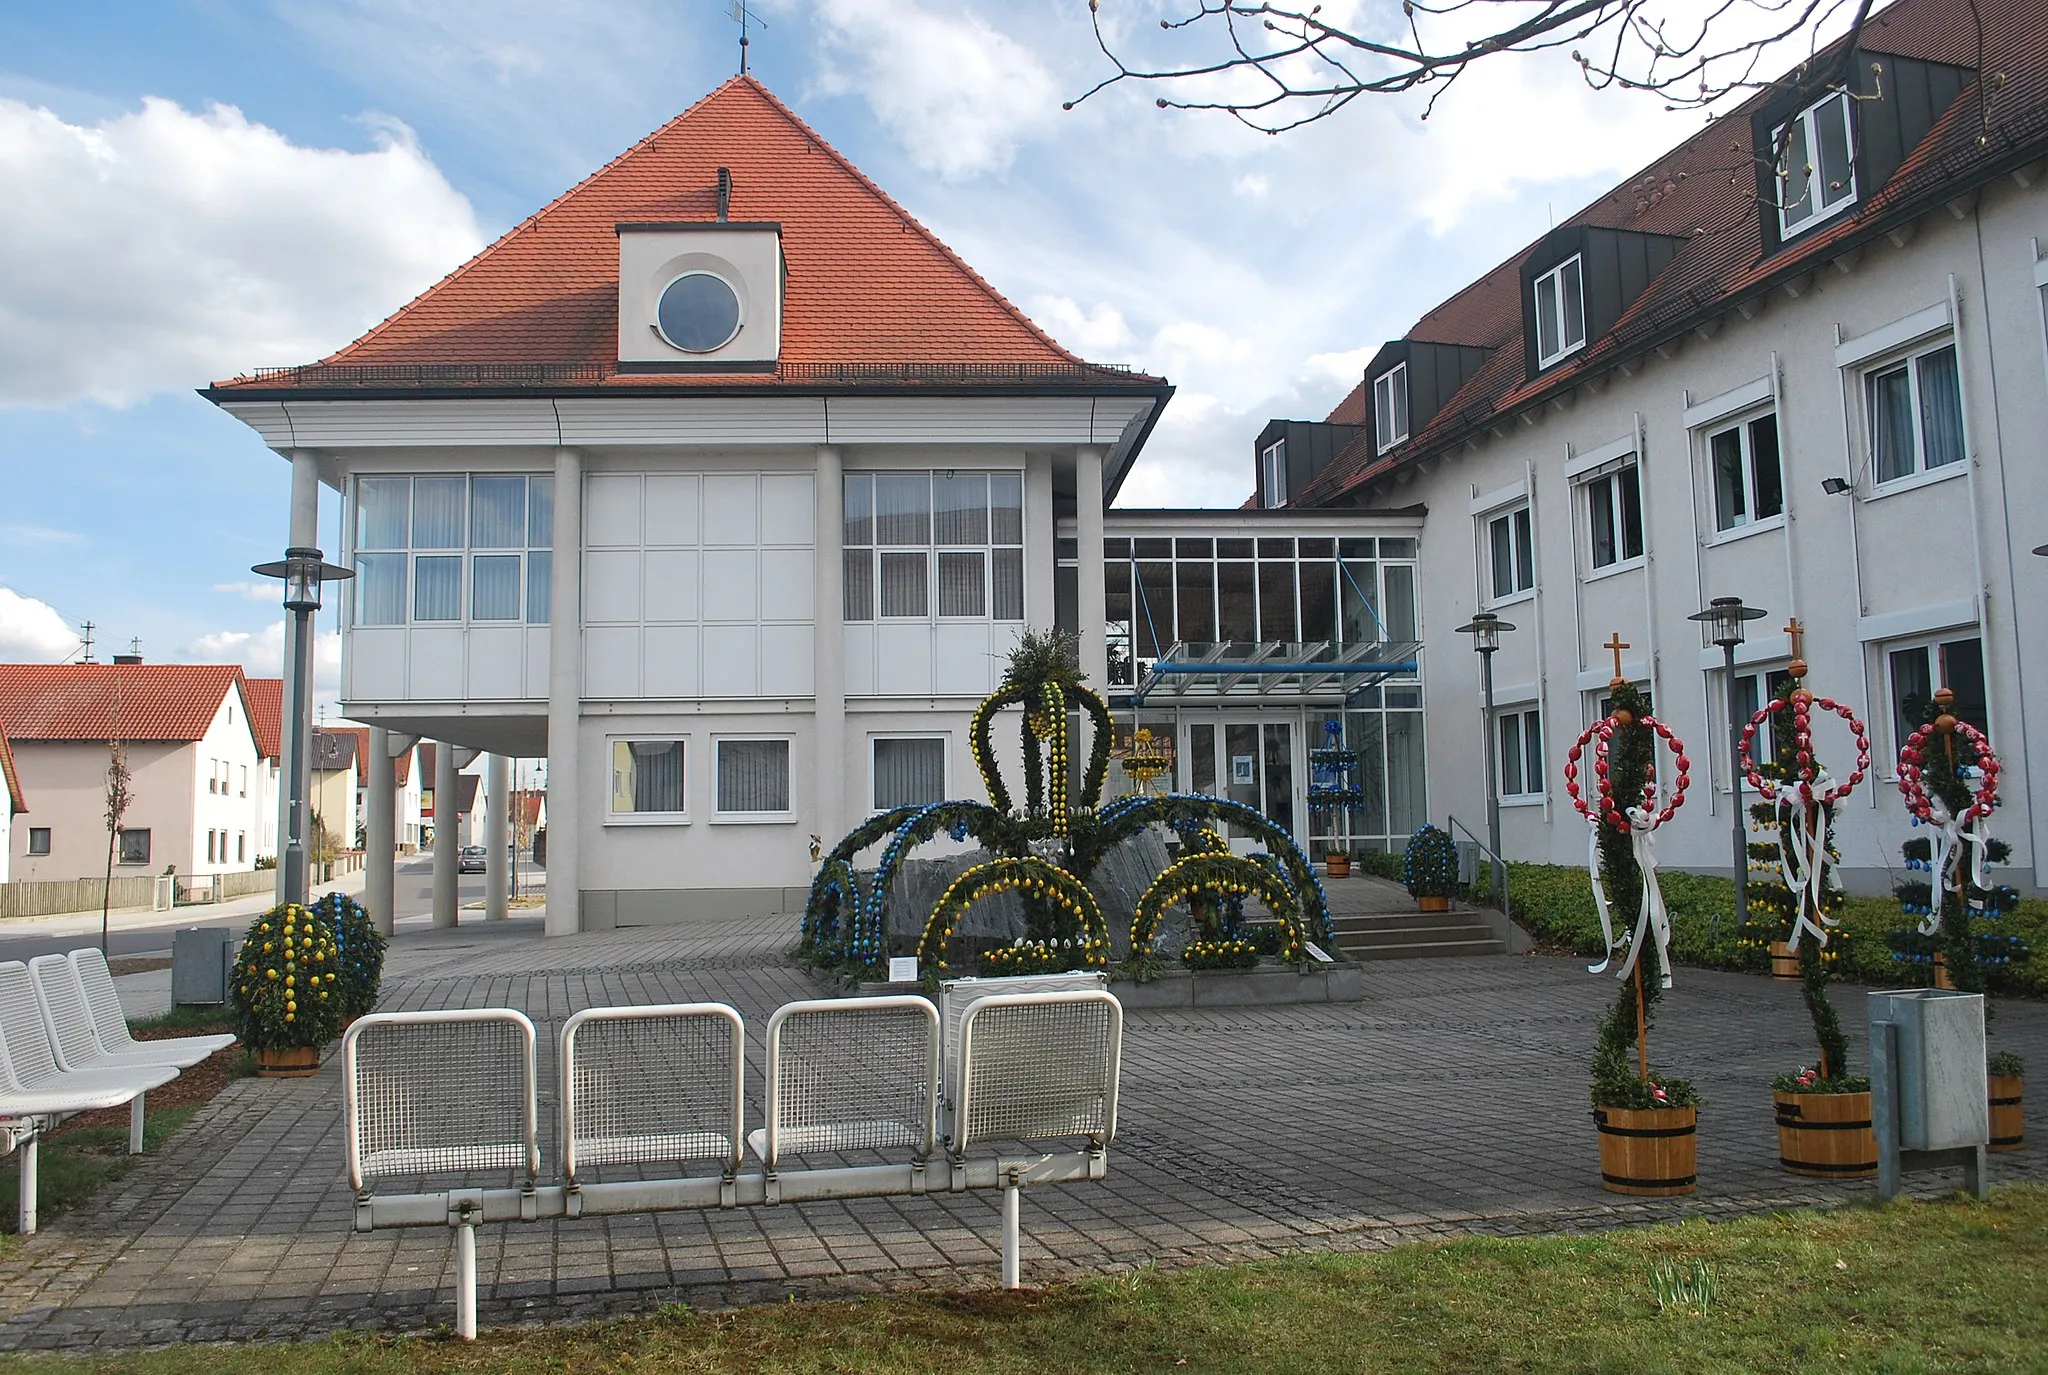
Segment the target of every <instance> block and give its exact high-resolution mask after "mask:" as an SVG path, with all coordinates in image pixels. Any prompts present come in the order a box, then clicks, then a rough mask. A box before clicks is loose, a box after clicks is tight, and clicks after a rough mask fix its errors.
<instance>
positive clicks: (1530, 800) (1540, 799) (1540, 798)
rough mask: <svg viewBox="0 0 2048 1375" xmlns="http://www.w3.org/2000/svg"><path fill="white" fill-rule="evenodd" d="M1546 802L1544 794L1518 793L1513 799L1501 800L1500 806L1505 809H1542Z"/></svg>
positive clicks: (1504, 798) (1505, 798)
mask: <svg viewBox="0 0 2048 1375" xmlns="http://www.w3.org/2000/svg"><path fill="white" fill-rule="evenodd" d="M1545 800H1546V799H1545V797H1544V795H1543V794H1542V793H1517V794H1515V795H1514V796H1512V797H1503V798H1502V799H1501V800H1500V805H1501V806H1503V807H1540V806H1542V805H1543V803H1544V802H1545Z"/></svg>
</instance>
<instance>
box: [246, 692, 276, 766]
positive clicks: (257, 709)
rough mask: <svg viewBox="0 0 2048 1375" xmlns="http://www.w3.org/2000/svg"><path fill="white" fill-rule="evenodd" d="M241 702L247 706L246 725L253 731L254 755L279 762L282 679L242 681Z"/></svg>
mask: <svg viewBox="0 0 2048 1375" xmlns="http://www.w3.org/2000/svg"><path fill="white" fill-rule="evenodd" d="M242 700H243V701H245V702H247V703H248V704H249V724H250V725H251V726H253V727H255V730H256V753H257V754H258V755H260V756H261V757H263V758H265V759H282V758H283V757H284V743H283V742H284V679H282V678H244V679H243V680H242Z"/></svg>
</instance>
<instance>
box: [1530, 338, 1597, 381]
mask: <svg viewBox="0 0 2048 1375" xmlns="http://www.w3.org/2000/svg"><path fill="white" fill-rule="evenodd" d="M1585 351H1586V341H1585V340H1583V339H1581V340H1579V342H1578V343H1576V344H1573V345H1572V346H1571V347H1570V348H1568V349H1566V350H1565V351H1564V352H1562V353H1556V354H1552V355H1551V356H1550V357H1548V358H1538V359H1537V360H1536V371H1537V372H1539V373H1543V372H1548V371H1550V369H1552V368H1554V367H1556V366H1557V365H1558V364H1559V363H1562V362H1563V361H1564V360H1565V359H1567V358H1570V357H1572V356H1574V355H1575V354H1580V353H1584V352H1585Z"/></svg>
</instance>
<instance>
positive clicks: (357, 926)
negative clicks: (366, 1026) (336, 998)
mask: <svg viewBox="0 0 2048 1375" xmlns="http://www.w3.org/2000/svg"><path fill="white" fill-rule="evenodd" d="M312 912H313V915H314V916H315V917H316V918H318V919H319V920H320V921H322V922H324V923H325V924H326V925H327V926H329V927H330V928H332V930H333V932H334V945H335V957H336V959H337V960H338V961H339V962H340V969H341V982H340V984H339V985H338V987H339V988H340V989H341V1026H340V1030H342V1031H346V1030H348V1027H349V1023H351V1022H353V1021H354V1020H355V1019H356V1018H358V1017H360V1016H362V1015H363V1014H364V1013H366V1012H371V1011H374V1010H375V1009H376V1006H377V993H378V990H379V989H380V988H382V987H383V983H384V950H385V946H386V944H387V942H386V941H385V938H384V933H383V932H381V931H379V930H378V929H377V925H376V923H375V922H373V921H371V920H370V909H369V908H367V907H365V906H363V905H362V904H361V903H360V902H357V901H356V900H355V899H354V898H352V897H350V896H348V895H347V894H346V893H329V894H327V895H326V896H325V897H323V898H321V899H320V900H319V901H318V902H316V903H314V904H313V906H312Z"/></svg>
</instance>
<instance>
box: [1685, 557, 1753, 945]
mask: <svg viewBox="0 0 2048 1375" xmlns="http://www.w3.org/2000/svg"><path fill="white" fill-rule="evenodd" d="M1769 614H1770V613H1769V612H1768V611H1763V610H1761V609H1759V608H1757V607H1754V606H1744V605H1743V604H1742V598H1740V597H1716V598H1714V599H1713V600H1712V601H1710V602H1708V603H1707V609H1706V610H1704V611H1700V612H1695V613H1694V614H1693V615H1690V616H1688V617H1686V619H1687V620H1689V621H1698V622H1699V623H1700V625H1701V627H1702V628H1703V629H1704V630H1705V632H1706V636H1707V642H1708V643H1709V644H1717V645H1719V646H1721V662H1722V664H1723V666H1724V667H1725V669H1726V670H1727V674H1728V785H1729V786H1728V796H1729V797H1730V799H1731V800H1732V806H1731V810H1732V811H1733V812H1734V814H1735V818H1734V832H1735V855H1734V858H1735V929H1736V930H1737V931H1740V930H1741V929H1742V926H1743V923H1744V922H1745V921H1747V920H1748V918H1749V842H1748V840H1747V838H1746V836H1747V832H1746V831H1745V830H1744V829H1743V825H1742V728H1743V727H1744V726H1745V725H1747V724H1748V722H1747V721H1745V720H1744V719H1743V716H1742V708H1741V707H1740V706H1738V705H1737V703H1736V699H1735V647H1736V646H1737V645H1739V644H1741V643H1742V642H1743V640H1744V639H1746V638H1747V636H1745V635H1744V634H1743V630H1742V623H1743V622H1744V621H1754V620H1757V619H1758V618H1760V617H1763V616H1768V615H1769ZM1712 930H1713V934H1714V935H1715V936H1716V937H1718V936H1719V935H1720V934H1721V914H1720V913H1719V912H1716V913H1715V914H1714V917H1713V921H1712Z"/></svg>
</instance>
